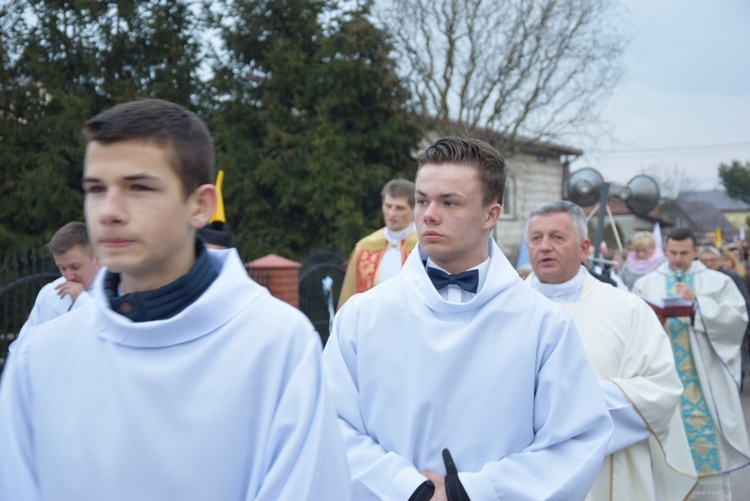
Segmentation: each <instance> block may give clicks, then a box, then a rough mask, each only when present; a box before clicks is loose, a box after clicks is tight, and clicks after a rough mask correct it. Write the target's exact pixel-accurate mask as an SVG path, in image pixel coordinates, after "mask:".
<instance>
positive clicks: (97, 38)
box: [0, 0, 200, 255]
mask: <svg viewBox="0 0 750 501" xmlns="http://www.w3.org/2000/svg"><path fill="white" fill-rule="evenodd" d="M194 23H195V21H194V20H193V15H192V14H191V11H190V10H189V8H188V6H187V4H186V2H184V1H179V0H149V1H143V2H131V1H117V2H112V1H94V0H82V1H67V2H54V1H49V0H47V1H42V0H27V1H23V0H10V1H9V2H8V3H6V4H5V5H4V6H3V7H2V10H1V11H0V59H1V62H2V70H1V72H0V144H1V145H2V147H0V164H1V165H2V175H1V177H0V255H8V254H10V253H13V252H17V251H19V250H23V249H26V248H28V247H29V246H39V245H41V244H42V243H44V242H46V241H48V240H49V238H50V237H51V235H52V233H53V232H54V231H55V230H56V229H57V228H58V227H59V226H61V225H63V224H65V223H66V222H68V221H70V220H82V219H83V214H82V193H81V190H80V179H81V175H82V161H83V140H82V137H81V135H80V130H81V127H82V125H83V123H84V121H85V120H86V119H87V118H89V117H91V116H92V115H94V114H95V113H98V112H99V111H102V110H103V109H106V108H108V107H111V106H113V105H114V104H116V103H118V102H123V101H129V100H132V99H134V98H137V97H147V96H150V97H161V98H164V99H168V100H171V101H174V102H177V103H180V104H183V105H186V106H190V105H191V100H192V97H193V96H194V95H195V94H196V92H197V87H198V85H199V81H198V79H197V77H196V74H197V71H198V67H199V64H200V47H199V45H198V43H197V42H196V40H197V38H196V36H195V31H194Z"/></svg>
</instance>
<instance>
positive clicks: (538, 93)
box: [379, 0, 627, 148]
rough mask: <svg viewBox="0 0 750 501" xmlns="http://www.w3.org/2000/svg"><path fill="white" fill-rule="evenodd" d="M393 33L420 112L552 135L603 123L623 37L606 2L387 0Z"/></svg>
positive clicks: (444, 123)
mask: <svg viewBox="0 0 750 501" xmlns="http://www.w3.org/2000/svg"><path fill="white" fill-rule="evenodd" d="M389 5H390V7H389V8H383V9H381V11H380V12H379V17H380V19H381V21H382V23H383V25H384V27H385V28H386V29H387V30H389V32H390V33H391V34H392V36H393V38H394V41H395V46H396V49H397V51H398V52H399V56H400V58H399V60H400V62H401V65H402V71H403V73H404V75H405V77H406V78H407V80H408V82H409V84H410V86H411V90H412V94H413V96H414V100H415V106H416V108H417V109H418V110H420V111H421V112H423V113H424V114H426V115H427V116H430V117H432V118H433V120H434V123H433V124H431V125H432V126H433V127H435V128H436V129H437V130H438V131H439V132H449V129H453V130H455V129H456V127H458V128H460V129H463V130H466V131H469V132H471V131H473V130H475V129H479V128H482V129H487V128H491V129H492V130H495V131H499V132H501V133H503V134H504V135H505V137H506V139H507V143H508V147H509V148H510V147H512V143H513V140H514V139H515V137H516V136H518V135H523V136H525V137H529V138H534V139H554V138H556V137H557V136H559V135H561V134H564V133H566V132H568V133H572V132H574V131H577V130H576V129H585V128H586V126H587V125H594V124H596V123H597V122H599V117H598V115H597V113H598V110H599V109H600V107H601V104H602V103H603V100H604V99H605V98H606V97H607V96H608V95H609V93H610V92H611V90H612V88H613V87H614V85H615V84H616V83H617V82H618V80H619V78H620V76H621V68H622V57H621V56H622V53H623V51H624V48H625V45H626V43H627V40H626V39H625V36H624V34H623V33H622V32H621V30H620V29H619V25H618V24H617V23H616V21H617V20H618V19H616V18H615V16H616V15H617V14H619V9H620V8H621V5H620V4H618V3H617V2H612V1H610V0H392V1H391V2H389Z"/></svg>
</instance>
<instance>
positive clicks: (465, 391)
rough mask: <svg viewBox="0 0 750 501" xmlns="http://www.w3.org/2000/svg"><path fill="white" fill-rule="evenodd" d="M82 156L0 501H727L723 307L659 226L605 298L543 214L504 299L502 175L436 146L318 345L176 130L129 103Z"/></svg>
mask: <svg viewBox="0 0 750 501" xmlns="http://www.w3.org/2000/svg"><path fill="white" fill-rule="evenodd" d="M83 134H84V137H85V140H86V152H85V159H84V174H83V187H84V193H85V203H84V212H85V217H86V223H85V224H84V223H76V224H72V225H66V227H63V228H61V230H60V231H58V233H56V234H55V237H54V238H53V240H52V242H50V245H49V248H50V251H51V252H52V253H53V255H54V256H55V258H56V261H57V260H58V256H60V260H59V262H58V266H59V267H60V270H61V272H62V273H63V277H62V278H61V279H60V281H59V283H58V282H56V283H54V284H53V285H51V286H50V287H49V288H45V289H43V290H42V292H40V295H39V298H38V300H37V304H35V306H34V309H35V310H36V311H35V312H33V313H32V316H31V317H30V319H29V322H28V323H27V325H25V326H24V328H23V329H22V332H21V333H20V335H19V337H18V339H17V340H16V341H15V342H14V344H13V347H12V350H11V353H10V356H9V359H8V362H7V365H6V368H5V371H4V373H3V376H2V379H1V380H0V499H8V500H16V499H18V500H37V499H54V500H57V499H106V500H133V499H144V500H171V499H180V500H209V499H210V500H214V499H220V500H232V499H258V500H300V499H309V500H347V499H355V500H369V499H372V500H408V501H417V500H436V501H439V500H450V501H456V500H461V501H463V500H469V499H471V500H475V501H476V500H494V499H513V500H523V499H529V500H542V499H545V500H547V499H552V500H566V501H567V500H583V499H586V500H592V501H598V500H622V501H625V500H634V499H638V500H665V501H669V500H676V499H688V498H689V499H716V500H726V499H731V488H730V483H729V473H730V472H731V471H734V470H736V469H738V468H741V467H744V466H746V465H748V464H749V463H750V444H749V443H748V436H747V431H746V428H745V424H744V418H743V414H742V409H741V407H740V400H739V391H740V383H741V379H742V375H741V356H740V353H741V350H740V345H741V343H742V340H743V339H744V338H745V333H746V329H747V325H748V306H749V305H750V303H748V296H747V291H746V290H745V291H744V295H743V292H741V285H742V283H741V282H742V280H741V277H740V273H741V271H740V270H739V269H734V270H733V271H732V270H728V271H727V273H721V272H719V271H716V270H717V269H719V268H721V267H724V266H726V264H725V258H724V254H722V252H721V251H720V250H718V249H715V248H705V249H701V248H700V247H698V241H697V237H696V236H695V235H694V234H693V233H692V232H691V231H690V230H688V229H686V228H677V229H674V230H673V231H671V232H670V233H669V234H668V235H667V238H666V245H665V247H664V248H662V245H661V244H662V242H661V239H660V238H658V239H657V238H653V236H651V238H649V234H639V235H636V237H635V238H634V239H633V246H634V247H633V252H632V254H630V255H628V257H627V260H626V261H625V265H624V267H623V268H622V270H623V277H622V278H623V282H625V284H627V287H628V288H630V289H631V290H632V291H633V293H631V292H628V291H626V290H625V285H623V287H618V286H613V285H610V284H609V283H605V282H604V281H602V280H600V278H604V277H602V276H599V277H595V276H594V275H593V274H592V271H591V270H590V268H589V267H587V266H586V265H587V261H588V259H589V256H590V249H591V241H590V239H589V237H588V231H587V226H586V218H585V215H584V214H583V211H582V210H581V209H580V207H578V206H576V205H575V204H572V203H570V202H566V201H561V200H559V201H550V202H547V203H544V204H542V205H540V206H539V207H536V208H535V209H534V210H533V211H532V212H531V213H530V215H529V218H528V226H527V232H526V235H527V236H526V245H527V247H528V249H529V257H530V262H529V265H530V269H529V270H528V271H527V273H526V276H525V278H524V279H522V278H521V277H520V276H519V273H518V272H517V270H516V269H515V268H514V267H513V266H512V265H511V264H510V262H509V261H508V260H507V258H506V257H505V255H504V254H503V252H502V251H501V250H500V248H499V247H498V246H497V245H496V243H495V242H494V240H493V238H492V237H491V233H492V231H493V228H494V227H495V225H496V223H497V222H498V219H499V217H500V214H501V212H502V203H503V192H504V189H505V180H506V165H505V159H504V158H503V157H502V155H500V154H499V153H498V152H497V151H496V150H495V149H494V148H492V147H491V146H490V145H489V144H487V143H485V142H483V141H480V140H477V139H472V138H456V137H446V138H442V139H439V140H437V141H436V142H435V143H433V144H432V145H430V146H429V147H427V148H426V149H424V150H423V151H422V152H421V153H420V154H419V157H418V160H417V169H416V175H415V180H414V182H411V181H406V180H394V181H391V182H389V183H388V184H386V186H385V187H384V188H383V191H382V194H381V201H382V210H383V215H384V220H385V227H384V228H381V229H380V230H378V231H376V232H375V233H373V234H371V235H368V236H366V237H365V238H363V239H362V240H361V241H360V242H358V243H357V245H356V246H355V248H354V250H353V251H352V254H351V257H350V264H349V267H348V269H347V274H346V279H345V288H344V290H343V292H342V296H341V300H340V301H339V310H338V312H337V313H336V316H335V319H334V322H333V327H332V332H331V335H330V338H329V341H328V343H327V344H326V346H325V348H323V347H322V346H321V342H320V338H319V336H318V335H317V334H316V332H315V331H314V329H313V327H312V325H311V324H310V322H309V321H308V320H307V318H305V317H304V315H303V314H302V313H300V312H299V311H298V310H296V309H295V308H293V307H291V306H289V305H287V304H285V303H283V302H282V301H280V300H278V299H276V298H273V297H272V296H271V295H270V293H269V292H268V291H267V290H266V289H264V288H263V287H261V286H259V285H258V284H256V283H255V282H253V281H252V280H251V279H250V278H249V277H248V275H247V273H246V272H245V270H244V268H243V265H242V262H241V260H240V258H239V255H238V254H237V252H236V250H235V249H233V248H231V245H232V240H231V234H230V233H229V231H228V227H227V226H226V221H225V216H224V214H223V200H222V197H221V196H220V195H221V193H220V190H221V174H220V175H219V176H218V178H217V179H216V183H215V184H212V181H213V163H214V152H213V144H212V139H211V135H210V133H209V132H208V129H207V127H206V126H205V124H204V123H203V122H202V121H201V120H200V119H199V118H198V117H197V116H196V115H194V114H193V113H191V112H189V111H187V110H185V109H184V108H182V107H180V106H177V105H174V104H172V103H169V102H166V101H161V100H156V99H146V100H139V101H134V102H130V103H124V104H120V105H117V106H115V107H114V108H112V109H109V110H105V111H103V112H102V113H100V114H98V115H96V116H95V117H93V118H91V119H90V120H88V121H87V122H86V123H85V125H84V129H83ZM217 214H218V216H217ZM71 227H72V228H74V229H75V230H76V231H77V233H78V234H80V233H81V231H80V230H81V228H82V227H83V228H84V229H85V231H84V234H85V235H86V236H87V238H86V239H85V240H81V239H71V238H65V239H62V236H63V235H65V234H67V233H69V230H70V229H71ZM60 240H65V242H66V243H65V244H64V245H63V246H60V245H58V244H59V241H60ZM71 249H72V250H73V251H75V252H73V253H72V254H71ZM68 254H70V255H74V256H75V257H76V258H77V260H76V263H78V261H81V262H84V263H88V264H89V266H90V267H91V268H86V269H87V270H90V271H91V273H88V272H87V273H83V272H74V271H70V270H69V269H68V266H71V267H72V266H73V265H72V264H71V265H68V264H66V263H68V261H66V260H63V259H62V256H65V255H68ZM78 258H80V259H78ZM698 258H700V260H699V259H698ZM628 263H630V265H629V264H628ZM726 263H732V266H735V265H734V263H735V261H734V260H733V258H732V257H729V258H728V260H726ZM79 264H80V263H79ZM76 267H77V268H80V266H78V265H76ZM94 267H95V268H94ZM735 274H736V275H737V276H734V275H735ZM94 276H95V278H93V277H94ZM626 277H627V278H626ZM738 279H739V281H738ZM66 284H68V285H66ZM50 290H52V291H54V292H50ZM637 294H640V295H642V296H648V297H650V298H652V299H653V298H679V299H680V300H681V301H683V302H684V304H685V305H689V310H680V312H681V313H680V314H679V315H671V314H669V313H667V312H668V310H667V309H660V310H658V311H655V310H653V309H652V308H651V307H650V306H649V303H647V302H646V301H644V300H643V299H642V298H641V297H638V295H637ZM50 296H53V298H52V299H50ZM54 300H56V301H58V302H60V304H56V305H55V306H56V308H57V309H56V310H55V313H54V314H51V315H50V316H49V317H45V318H44V319H43V320H41V319H42V317H41V316H40V313H41V311H42V310H45V309H46V308H47V306H46V305H48V304H49V303H54ZM63 301H64V302H63ZM61 305H62V307H60V306H61ZM685 311H688V313H685ZM37 318H38V319H40V320H35V319H37Z"/></svg>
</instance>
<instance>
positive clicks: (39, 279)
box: [0, 249, 346, 373]
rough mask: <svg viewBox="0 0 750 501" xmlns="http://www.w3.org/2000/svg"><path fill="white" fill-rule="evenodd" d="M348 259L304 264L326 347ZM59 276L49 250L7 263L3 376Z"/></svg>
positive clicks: (311, 311)
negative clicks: (11, 349)
mask: <svg viewBox="0 0 750 501" xmlns="http://www.w3.org/2000/svg"><path fill="white" fill-rule="evenodd" d="M345 259H346V256H343V255H341V254H340V253H338V252H336V251H334V250H331V249H318V250H315V251H312V252H310V253H309V254H308V255H307V256H305V258H304V259H303V261H302V268H301V269H300V277H299V300H300V310H302V312H303V313H305V315H307V317H308V318H309V319H310V321H311V322H312V324H313V326H314V327H315V329H316V330H317V331H318V333H319V334H320V338H321V340H322V341H323V343H325V342H326V341H327V340H328V335H329V334H330V331H329V323H330V320H331V312H332V311H333V310H335V308H336V304H337V302H338V297H339V292H340V291H341V282H342V281H343V280H344V274H345V272H346V268H345V267H344V261H345ZM262 273H265V272H262ZM262 273H261V275H262ZM256 275H257V274H256ZM59 276H60V272H59V271H58V270H57V267H56V266H55V262H54V260H53V259H52V256H51V255H50V254H49V252H47V251H46V250H34V251H30V252H29V253H27V254H26V255H22V256H13V257H12V258H6V259H5V260H4V262H3V266H2V270H0V315H2V316H1V317H0V327H1V328H2V330H1V331H0V373H2V368H3V364H4V363H5V357H6V354H7V351H8V346H9V345H10V343H12V342H13V340H15V338H16V336H17V335H18V332H19V331H20V330H21V327H22V326H23V324H24V322H25V321H26V318H27V317H28V315H29V312H30V311H31V308H32V306H34V300H35V299H36V295H37V294H38V293H39V290H40V289H41V288H42V287H43V286H44V285H45V284H46V283H48V282H50V281H52V280H54V279H55V278H57V277H59ZM326 277H330V284H331V285H330V292H328V293H327V292H326V291H325V290H324V288H323V280H325V279H326ZM253 278H254V279H255V280H256V281H257V282H259V283H260V284H261V285H265V282H267V277H265V276H254V277H253Z"/></svg>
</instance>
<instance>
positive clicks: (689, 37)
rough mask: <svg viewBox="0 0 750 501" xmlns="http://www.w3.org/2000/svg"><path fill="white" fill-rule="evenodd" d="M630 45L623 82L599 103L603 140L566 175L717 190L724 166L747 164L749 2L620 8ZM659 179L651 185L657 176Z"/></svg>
mask: <svg viewBox="0 0 750 501" xmlns="http://www.w3.org/2000/svg"><path fill="white" fill-rule="evenodd" d="M625 4H626V6H627V8H628V10H629V14H628V16H629V18H630V19H628V20H627V21H626V22H629V23H630V36H631V37H632V40H631V43H630V44H629V46H628V48H627V52H626V55H625V63H626V68H625V70H626V74H625V75H624V77H623V79H622V81H621V83H620V85H619V86H618V87H617V89H616V90H615V91H614V93H613V95H612V96H611V98H610V99H609V101H608V102H607V104H606V107H605V112H604V114H603V119H604V120H605V122H606V125H605V127H606V130H607V131H608V132H609V134H608V135H609V136H611V137H609V138H606V139H605V138H604V136H602V138H599V139H598V140H597V141H596V142H593V143H592V142H591V141H590V140H582V143H575V144H570V146H574V147H576V148H579V149H582V150H584V152H585V153H584V155H583V156H582V157H580V158H578V159H576V160H575V161H574V162H572V163H571V171H575V170H577V169H579V168H582V167H593V168H594V169H596V170H598V171H599V172H600V173H601V174H602V175H603V177H604V179H605V181H608V182H615V183H627V181H629V180H630V179H631V178H632V177H633V176H636V175H638V174H643V173H646V174H648V173H651V172H656V173H657V176H658V175H659V174H661V176H662V177H665V175H666V177H667V178H668V177H670V176H673V177H679V176H675V174H677V175H683V176H685V177H687V178H688V179H689V180H691V181H692V184H693V185H694V187H695V189H701V190H703V189H706V190H708V189H715V188H721V185H720V181H719V176H718V167H719V164H721V163H730V162H731V161H732V160H739V161H741V162H742V163H743V164H744V163H745V162H748V161H750V52H749V51H750V1H748V0H717V1H715V2H706V1H705V0H679V1H678V0H626V1H625ZM655 177H656V176H655Z"/></svg>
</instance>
